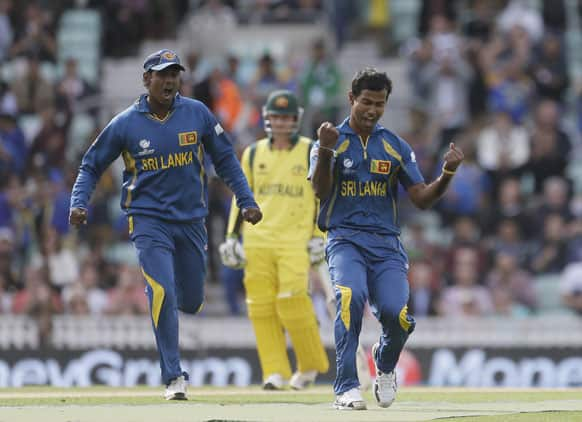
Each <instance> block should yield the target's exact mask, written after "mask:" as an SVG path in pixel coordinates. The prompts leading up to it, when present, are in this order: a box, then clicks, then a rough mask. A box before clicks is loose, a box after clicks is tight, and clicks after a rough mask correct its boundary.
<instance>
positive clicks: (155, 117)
mask: <svg viewBox="0 0 582 422" xmlns="http://www.w3.org/2000/svg"><path fill="white" fill-rule="evenodd" d="M172 114H174V110H171V111H168V113H167V114H166V116H165V117H164V118H163V119H160V118H159V117H158V116H156V115H155V114H154V113H147V114H146V116H148V117H149V118H150V119H152V120H155V121H156V122H160V123H166V122H167V121H168V119H169V118H170V116H171V115H172Z"/></svg>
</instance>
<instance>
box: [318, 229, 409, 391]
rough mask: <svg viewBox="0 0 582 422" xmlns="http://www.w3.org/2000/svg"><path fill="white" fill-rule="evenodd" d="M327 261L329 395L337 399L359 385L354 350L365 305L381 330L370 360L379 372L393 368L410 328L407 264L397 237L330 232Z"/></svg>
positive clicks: (341, 231)
mask: <svg viewBox="0 0 582 422" xmlns="http://www.w3.org/2000/svg"><path fill="white" fill-rule="evenodd" d="M326 255H327V263H328V265H329V272H330V276H331V280H332V282H333V284H334V290H335V294H336V299H337V313H336V318H335V325H334V333H335V346H336V365H337V375H336V379H335V383H334V392H335V393H336V394H340V393H343V392H345V391H348V390H350V389H352V388H354V387H357V386H359V385H360V383H359V381H358V374H357V370H356V349H357V348H358V342H359V336H360V331H361V329H362V317H363V313H364V307H365V305H366V301H369V304H370V308H371V310H372V312H373V314H374V316H375V317H376V318H377V319H378V321H379V322H380V324H381V325H382V335H381V336H380V340H379V343H380V347H379V348H378V350H377V353H376V356H374V359H375V360H376V364H377V366H378V369H380V370H381V371H382V372H390V371H392V370H394V368H395V367H396V363H397V362H398V358H399V357H400V352H401V351H402V348H403V347H404V343H405V342H406V340H407V339H408V335H409V334H410V333H412V331H413V330H414V326H415V322H414V319H413V318H412V317H411V316H409V315H408V313H407V310H408V307H407V302H408V296H409V287H408V280H407V273H408V258H407V256H406V252H405V251H404V248H403V247H402V244H401V243H400V240H399V239H398V237H396V236H392V235H379V234H376V233H367V232H361V231H358V230H351V229H334V230H332V231H330V232H329V233H328V242H327V246H326Z"/></svg>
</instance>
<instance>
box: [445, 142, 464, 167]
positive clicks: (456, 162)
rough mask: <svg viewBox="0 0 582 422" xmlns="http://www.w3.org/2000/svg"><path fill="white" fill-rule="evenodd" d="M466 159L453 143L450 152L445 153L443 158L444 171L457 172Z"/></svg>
mask: <svg viewBox="0 0 582 422" xmlns="http://www.w3.org/2000/svg"><path fill="white" fill-rule="evenodd" d="M464 159H465V154H463V151H461V150H460V149H458V148H457V147H455V143H454V142H451V143H450V145H449V150H448V151H447V152H445V155H444V157H443V161H444V164H443V169H445V170H447V171H453V172H454V171H456V170H457V168H458V167H459V166H460V165H461V163H462V162H463V160H464Z"/></svg>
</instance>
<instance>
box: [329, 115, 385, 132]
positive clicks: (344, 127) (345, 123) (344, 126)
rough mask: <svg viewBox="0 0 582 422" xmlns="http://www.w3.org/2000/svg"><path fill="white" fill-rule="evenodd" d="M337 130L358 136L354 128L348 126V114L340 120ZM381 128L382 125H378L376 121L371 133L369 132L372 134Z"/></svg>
mask: <svg viewBox="0 0 582 422" xmlns="http://www.w3.org/2000/svg"><path fill="white" fill-rule="evenodd" d="M338 129H339V132H340V133H345V134H349V135H355V136H359V135H358V134H357V133H356V132H355V131H354V129H352V127H351V126H350V116H348V117H346V118H345V120H344V121H343V122H342V124H341V125H339V127H338ZM381 130H382V126H380V125H379V124H378V123H376V126H374V130H373V131H372V133H371V134H370V136H371V135H373V134H375V133H377V132H379V131H381Z"/></svg>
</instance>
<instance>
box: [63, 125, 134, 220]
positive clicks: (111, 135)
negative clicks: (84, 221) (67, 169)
mask: <svg viewBox="0 0 582 422" xmlns="http://www.w3.org/2000/svg"><path fill="white" fill-rule="evenodd" d="M121 124H122V120H120V119H118V118H114V119H113V120H112V121H111V122H109V124H108V125H107V126H106V127H105V129H103V131H102V132H101V133H100V134H99V136H97V139H95V142H93V144H92V145H91V146H90V147H89V149H88V150H87V152H86V153H85V155H84V156H83V160H82V161H81V166H80V167H79V174H78V175H77V179H76V181H75V184H74V185H73V191H72V193H71V208H84V209H87V206H88V203H89V199H90V198H91V195H92V194H93V191H94V190H95V185H96V184H97V182H98V181H99V178H100V177H101V175H102V174H103V172H104V171H105V170H106V169H107V167H109V165H110V164H111V163H112V162H113V161H114V160H115V159H116V158H117V157H119V155H120V154H121V152H122V150H123V136H122V135H121Z"/></svg>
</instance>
